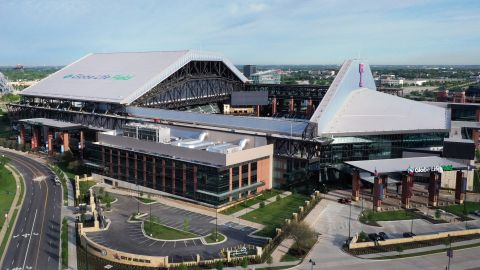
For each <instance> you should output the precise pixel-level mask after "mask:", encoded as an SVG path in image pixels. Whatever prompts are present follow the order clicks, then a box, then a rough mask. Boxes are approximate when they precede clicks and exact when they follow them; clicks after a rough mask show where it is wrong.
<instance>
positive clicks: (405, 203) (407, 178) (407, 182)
mask: <svg viewBox="0 0 480 270" xmlns="http://www.w3.org/2000/svg"><path fill="white" fill-rule="evenodd" d="M412 189H413V176H411V175H408V174H405V175H404V176H403V179H402V208H407V209H408V208H410V198H412Z"/></svg>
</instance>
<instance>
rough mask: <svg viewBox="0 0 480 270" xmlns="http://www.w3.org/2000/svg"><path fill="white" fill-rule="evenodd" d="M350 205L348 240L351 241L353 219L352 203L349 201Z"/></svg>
mask: <svg viewBox="0 0 480 270" xmlns="http://www.w3.org/2000/svg"><path fill="white" fill-rule="evenodd" d="M349 205H350V215H349V216H348V240H347V241H350V236H351V226H350V223H351V221H352V203H349Z"/></svg>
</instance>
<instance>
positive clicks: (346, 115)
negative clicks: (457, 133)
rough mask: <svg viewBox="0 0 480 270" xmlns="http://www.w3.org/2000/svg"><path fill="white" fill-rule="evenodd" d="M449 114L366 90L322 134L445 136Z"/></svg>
mask: <svg viewBox="0 0 480 270" xmlns="http://www.w3.org/2000/svg"><path fill="white" fill-rule="evenodd" d="M449 126H450V117H449V114H448V110H446V109H444V108H441V107H438V106H433V105H428V104H425V103H421V102H417V101H413V100H409V99H405V98H401V97H397V96H394V95H389V94H385V93H381V92H377V91H374V90H370V89H367V88H361V89H357V90H354V91H352V92H351V93H350V95H348V97H347V98H346V99H345V101H344V102H343V104H341V105H340V106H339V108H338V110H337V112H336V113H335V114H334V116H333V117H332V120H331V121H330V122H328V123H326V125H324V129H323V130H321V131H319V133H321V134H328V135H346V134H348V135H375V134H398V133H420V132H445V131H447V130H448V129H449Z"/></svg>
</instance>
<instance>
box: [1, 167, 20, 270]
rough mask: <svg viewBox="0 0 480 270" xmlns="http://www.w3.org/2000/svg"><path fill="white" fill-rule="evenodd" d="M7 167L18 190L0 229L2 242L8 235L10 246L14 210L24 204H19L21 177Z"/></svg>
mask: <svg viewBox="0 0 480 270" xmlns="http://www.w3.org/2000/svg"><path fill="white" fill-rule="evenodd" d="M5 168H7V170H9V171H10V172H12V174H13V177H14V179H15V184H16V186H17V188H16V192H15V197H14V198H13V201H12V205H11V206H10V210H8V220H5V223H4V224H3V227H2V230H1V231H0V244H1V243H3V239H4V237H7V238H8V240H7V244H6V246H8V245H9V244H10V236H11V233H12V231H10V235H6V233H7V229H8V228H9V226H10V222H11V219H12V218H13V212H14V211H15V209H20V208H21V207H22V205H19V206H17V203H18V200H19V198H20V193H21V192H20V191H21V190H20V187H21V183H20V181H21V180H20V177H19V176H18V174H17V172H16V171H14V170H13V169H12V168H11V167H10V166H9V165H8V164H7V165H6V166H5ZM22 204H23V202H22ZM17 217H18V215H17ZM17 217H15V218H17ZM16 223H17V220H16V219H15V221H14V222H13V226H14V227H15V224H16ZM5 254H6V253H3V254H2V256H1V258H0V265H2V262H3V257H4V256H5Z"/></svg>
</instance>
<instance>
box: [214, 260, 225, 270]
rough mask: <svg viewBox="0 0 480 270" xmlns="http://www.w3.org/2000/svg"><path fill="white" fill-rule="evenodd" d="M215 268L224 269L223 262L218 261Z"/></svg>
mask: <svg viewBox="0 0 480 270" xmlns="http://www.w3.org/2000/svg"><path fill="white" fill-rule="evenodd" d="M215 269H217V270H223V262H217V264H216V265H215Z"/></svg>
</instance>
